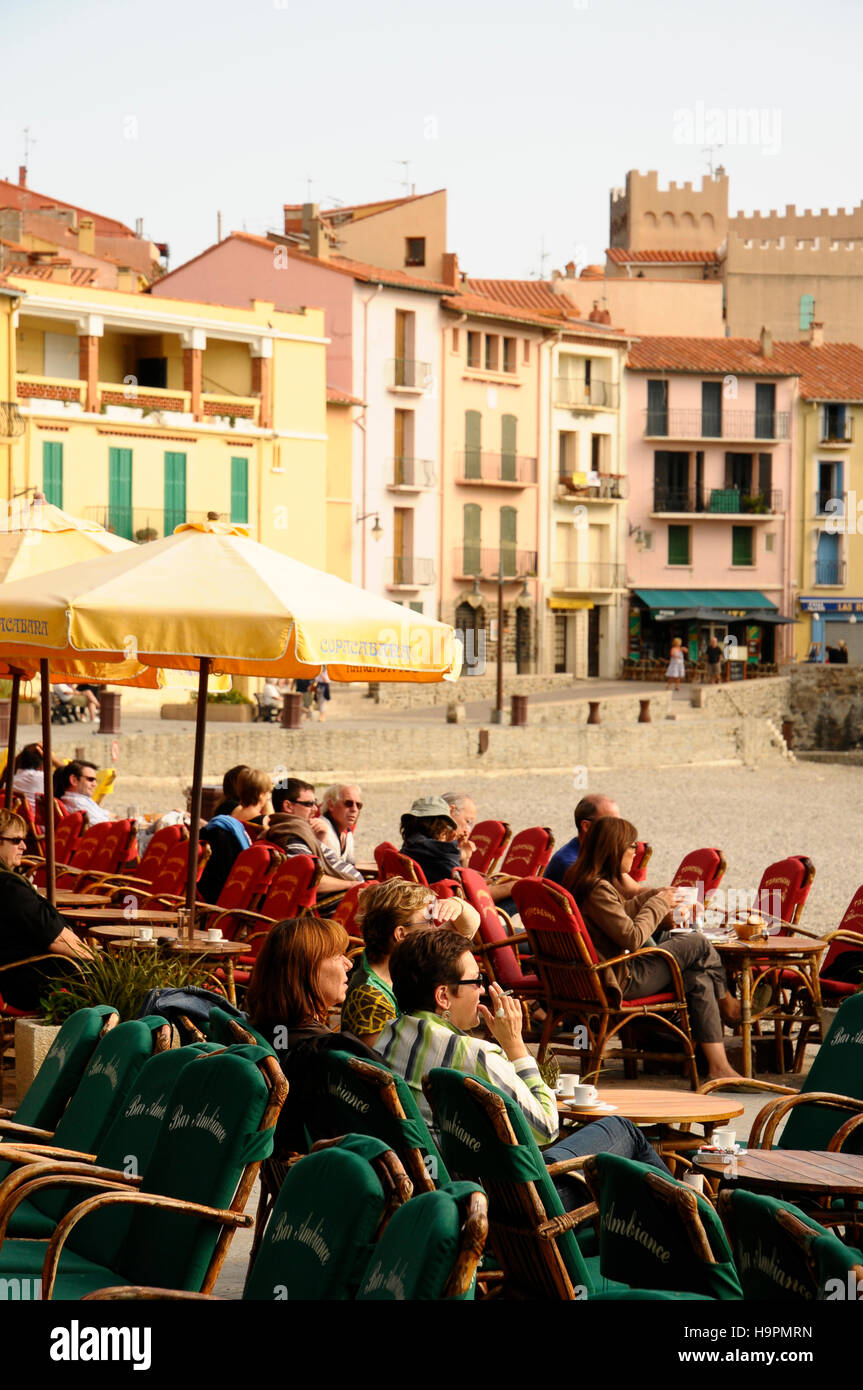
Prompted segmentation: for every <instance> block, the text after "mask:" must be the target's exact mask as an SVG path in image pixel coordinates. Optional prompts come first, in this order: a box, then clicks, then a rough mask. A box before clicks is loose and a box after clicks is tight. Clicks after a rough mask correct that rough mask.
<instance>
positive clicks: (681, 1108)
mask: <svg viewBox="0 0 863 1390" xmlns="http://www.w3.org/2000/svg"><path fill="white" fill-rule="evenodd" d="M598 1099H599V1101H600V1102H605V1103H606V1104H608V1105H610V1106H613V1107H614V1109H612V1110H604V1109H599V1108H598V1107H597V1106H595V1105H576V1103H575V1101H572V1100H567V1099H566V1098H565V1097H564V1096H558V1098H557V1106H558V1110H559V1112H560V1116H561V1119H564V1120H574V1121H576V1122H577V1123H579V1124H582V1123H584V1124H587V1123H588V1121H590V1120H601V1119H603V1118H604V1117H605V1116H609V1117H613V1116H615V1115H616V1116H618V1117H619V1118H620V1119H622V1120H631V1121H632V1123H633V1124H634V1125H640V1126H642V1127H643V1128H645V1129H649V1130H652V1131H655V1133H653V1134H652V1135H651V1142H652V1143H653V1146H654V1148H656V1149H658V1150H659V1152H660V1153H661V1154H667V1155H669V1156H670V1157H671V1158H672V1159H673V1158H674V1156H675V1155H676V1154H680V1153H691V1152H692V1150H693V1149H697V1148H698V1147H699V1146H700V1144H701V1143H702V1140H703V1138H706V1139H709V1138H710V1135H711V1134H712V1132H713V1128H714V1126H715V1125H720V1124H725V1123H727V1121H728V1120H733V1119H736V1117H737V1116H738V1115H742V1114H743V1106H742V1105H741V1104H740V1102H739V1101H737V1100H732V1099H731V1098H730V1097H729V1096H724V1095H721V1094H720V1093H719V1092H714V1093H713V1094H712V1095H707V1096H701V1095H698V1094H697V1093H696V1092H693V1091H662V1090H651V1089H650V1088H649V1087H646V1086H645V1087H640V1088H638V1089H636V1088H634V1087H632V1088H628V1087H623V1086H621V1087H620V1088H619V1089H618V1088H617V1087H609V1088H608V1089H603V1088H599V1089H598ZM692 1124H698V1125H703V1127H704V1135H703V1136H702V1135H700V1134H692V1133H690V1131H689V1129H688V1126H689V1125H692Z"/></svg>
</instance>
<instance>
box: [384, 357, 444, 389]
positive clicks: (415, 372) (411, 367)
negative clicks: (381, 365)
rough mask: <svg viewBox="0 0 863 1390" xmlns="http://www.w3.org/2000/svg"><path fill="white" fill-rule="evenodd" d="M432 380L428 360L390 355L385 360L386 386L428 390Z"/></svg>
mask: <svg viewBox="0 0 863 1390" xmlns="http://www.w3.org/2000/svg"><path fill="white" fill-rule="evenodd" d="M432 380H433V374H432V367H431V363H430V362H417V361H415V360H414V358H413V357H391V358H390V359H389V361H388V362H387V386H389V387H391V388H395V389H396V390H398V389H400V388H401V389H404V390H408V391H428V390H429V388H430V387H431V384H432Z"/></svg>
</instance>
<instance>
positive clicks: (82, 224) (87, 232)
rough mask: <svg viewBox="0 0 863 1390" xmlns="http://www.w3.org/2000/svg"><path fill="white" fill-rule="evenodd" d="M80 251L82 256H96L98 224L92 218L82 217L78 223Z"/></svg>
mask: <svg viewBox="0 0 863 1390" xmlns="http://www.w3.org/2000/svg"><path fill="white" fill-rule="evenodd" d="M78 250H79V251H80V252H81V255H82V256H95V254H96V224H95V222H94V221H93V219H92V217H81V218H80V219H79V221H78Z"/></svg>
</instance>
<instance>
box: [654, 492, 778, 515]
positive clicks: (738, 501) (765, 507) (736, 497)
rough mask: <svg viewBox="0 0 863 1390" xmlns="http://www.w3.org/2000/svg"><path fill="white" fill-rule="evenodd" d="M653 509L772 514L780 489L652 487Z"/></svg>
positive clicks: (717, 513) (721, 513) (700, 513)
mask: <svg viewBox="0 0 863 1390" xmlns="http://www.w3.org/2000/svg"><path fill="white" fill-rule="evenodd" d="M653 510H654V512H687V513H689V512H691V513H693V514H694V515H703V516H711V517H713V516H758V515H761V516H772V515H773V514H774V513H775V512H781V511H782V493H781V492H780V491H778V490H776V489H774V488H771V489H770V490H769V491H767V492H754V493H746V492H741V490H740V488H736V487H710V486H707V485H702V486H701V487H685V488H667V487H656V486H655V487H654V489H653Z"/></svg>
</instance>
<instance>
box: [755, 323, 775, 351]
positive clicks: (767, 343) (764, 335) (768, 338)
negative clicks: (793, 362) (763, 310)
mask: <svg viewBox="0 0 863 1390" xmlns="http://www.w3.org/2000/svg"><path fill="white" fill-rule="evenodd" d="M758 350H759V352H760V354H761V356H762V357H772V356H773V334H772V333H771V332H770V329H769V328H762V329H761V338H760V346H759V349H758Z"/></svg>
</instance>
